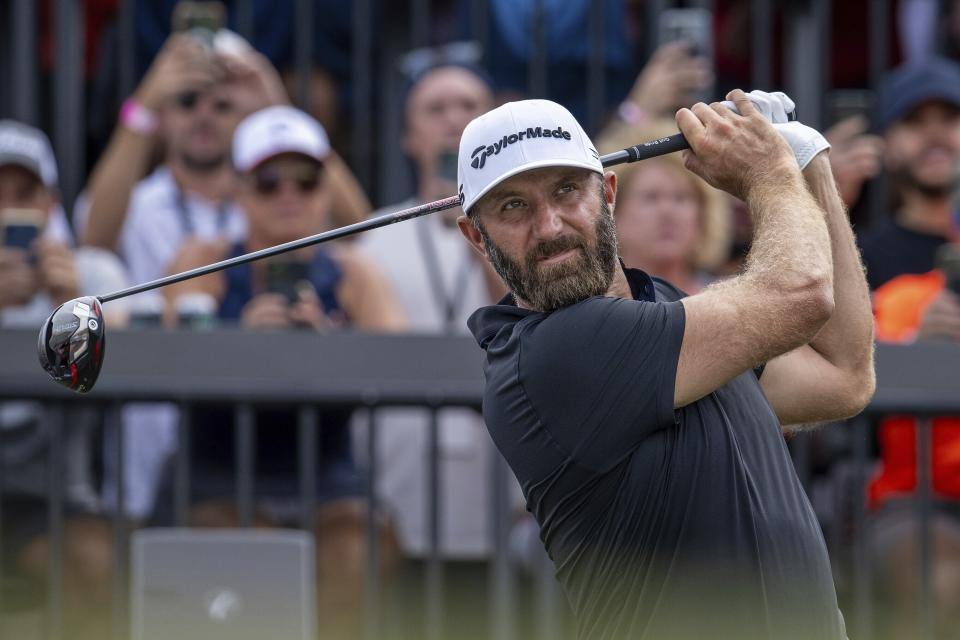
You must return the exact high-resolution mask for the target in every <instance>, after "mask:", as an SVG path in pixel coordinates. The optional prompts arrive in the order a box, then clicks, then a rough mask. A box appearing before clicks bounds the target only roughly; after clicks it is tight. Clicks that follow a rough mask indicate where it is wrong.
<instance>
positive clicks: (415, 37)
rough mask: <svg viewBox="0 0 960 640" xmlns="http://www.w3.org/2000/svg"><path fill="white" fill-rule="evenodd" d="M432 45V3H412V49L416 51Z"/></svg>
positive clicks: (416, 1)
mask: <svg viewBox="0 0 960 640" xmlns="http://www.w3.org/2000/svg"><path fill="white" fill-rule="evenodd" d="M429 44H430V2H429V0H411V2H410V47H411V48H412V49H416V48H419V47H426V46H428V45H429Z"/></svg>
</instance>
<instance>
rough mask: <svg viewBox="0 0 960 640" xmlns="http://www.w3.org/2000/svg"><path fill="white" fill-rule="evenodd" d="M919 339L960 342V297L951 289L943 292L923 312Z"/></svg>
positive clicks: (918, 334)
mask: <svg viewBox="0 0 960 640" xmlns="http://www.w3.org/2000/svg"><path fill="white" fill-rule="evenodd" d="M917 337H918V338H921V339H924V340H938V339H939V340H943V339H947V340H953V341H955V342H960V296H957V294H955V293H954V292H953V291H950V290H949V289H944V290H943V291H941V292H940V295H938V296H937V297H936V298H934V299H933V302H931V303H930V304H929V305H928V306H927V308H926V310H925V311H924V312H923V317H922V318H920V330H919V331H918V333H917Z"/></svg>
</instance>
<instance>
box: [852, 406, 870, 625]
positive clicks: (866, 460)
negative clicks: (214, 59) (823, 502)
mask: <svg viewBox="0 0 960 640" xmlns="http://www.w3.org/2000/svg"><path fill="white" fill-rule="evenodd" d="M870 420H871V418H870V417H869V416H868V415H867V414H865V413H861V414H860V415H858V416H857V417H856V418H854V419H853V459H854V464H855V468H856V478H857V482H856V491H857V495H856V499H855V501H854V512H853V538H854V541H855V542H854V545H853V611H854V629H855V634H856V636H857V637H858V638H872V637H873V593H872V590H873V567H872V562H871V557H870V546H871V544H870V543H871V536H872V529H873V528H872V527H871V523H870V518H869V517H868V514H867V480H868V478H869V476H870V442H871V438H872V435H873V434H872V430H871V429H870Z"/></svg>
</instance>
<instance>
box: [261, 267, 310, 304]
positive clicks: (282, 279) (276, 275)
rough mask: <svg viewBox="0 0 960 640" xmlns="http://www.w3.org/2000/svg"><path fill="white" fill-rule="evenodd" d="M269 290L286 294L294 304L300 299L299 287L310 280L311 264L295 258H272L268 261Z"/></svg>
mask: <svg viewBox="0 0 960 640" xmlns="http://www.w3.org/2000/svg"><path fill="white" fill-rule="evenodd" d="M266 266H267V291H269V292H270V293H279V294H282V295H284V296H286V298H287V300H288V301H289V302H290V303H291V304H292V303H294V302H296V301H297V299H299V297H300V295H299V293H298V289H299V287H300V285H301V283H303V282H307V283H309V282H310V265H309V264H307V263H306V262H296V261H293V260H271V261H270V262H268V263H267V265H266Z"/></svg>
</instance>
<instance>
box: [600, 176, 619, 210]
mask: <svg viewBox="0 0 960 640" xmlns="http://www.w3.org/2000/svg"><path fill="white" fill-rule="evenodd" d="M602 180H603V193H604V196H606V198H607V204H608V205H609V206H610V211H611V213H612V212H613V211H614V210H615V209H616V207H617V174H615V173H614V172H613V171H605V172H604V173H603V178H602Z"/></svg>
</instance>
